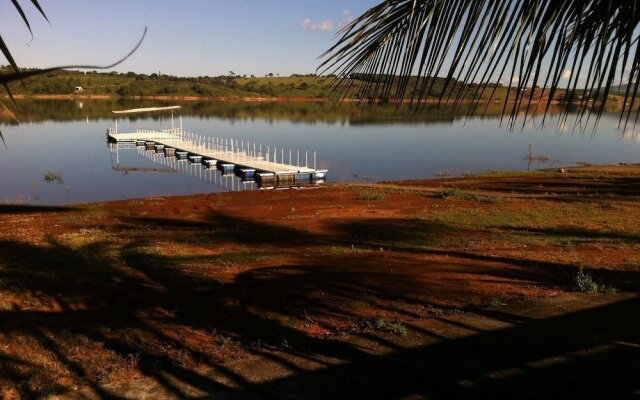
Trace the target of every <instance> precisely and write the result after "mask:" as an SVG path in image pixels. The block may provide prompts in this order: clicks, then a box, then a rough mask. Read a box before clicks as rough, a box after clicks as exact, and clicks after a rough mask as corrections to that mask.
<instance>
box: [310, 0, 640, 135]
mask: <svg viewBox="0 0 640 400" xmlns="http://www.w3.org/2000/svg"><path fill="white" fill-rule="evenodd" d="M639 23H640V4H639V3H638V1H637V0H563V1H553V0H512V1H493V0H386V1H383V2H382V3H380V4H379V5H377V6H375V7H373V8H371V9H370V10H368V11H366V12H365V13H364V14H362V15H361V16H360V17H358V18H356V19H355V20H354V21H352V22H351V23H350V24H349V25H347V26H346V27H345V28H343V29H342V30H341V31H340V32H339V34H338V38H337V41H336V43H335V44H334V45H333V46H332V47H331V48H329V49H328V50H327V51H326V52H325V53H324V54H323V55H322V56H321V57H322V58H323V62H322V64H321V65H320V67H319V70H320V72H321V73H324V74H326V73H331V74H332V76H333V75H335V77H334V78H333V80H331V81H330V83H331V84H332V86H333V90H334V92H335V93H336V94H337V95H338V97H339V98H344V97H346V96H347V95H348V94H349V93H351V94H353V93H354V92H355V93H356V95H357V96H359V97H367V98H382V97H389V96H391V100H393V101H396V102H402V101H405V102H409V103H411V104H412V105H414V106H418V107H421V106H422V105H424V104H425V100H426V99H427V98H428V97H429V96H433V95H432V90H433V89H434V85H435V84H436V79H434V77H442V79H441V80H440V81H442V82H443V86H444V87H443V90H442V91H441V92H440V93H439V94H438V95H437V96H436V97H437V98H438V99H439V101H440V102H446V103H448V104H449V106H450V107H451V108H453V109H454V110H455V109H458V108H460V106H461V104H463V103H465V102H467V103H468V102H471V104H472V107H471V108H470V109H471V110H475V109H476V108H477V107H479V106H481V104H482V103H483V101H481V100H480V99H481V98H483V97H484V98H485V100H487V98H488V100H491V99H493V98H495V96H496V93H497V90H498V88H497V86H498V85H497V84H496V83H498V82H505V86H506V88H507V91H506V98H505V99H504V108H503V117H505V118H507V120H508V121H509V123H510V124H511V126H513V125H514V124H515V122H516V120H517V119H518V118H522V122H523V123H525V122H526V121H527V117H528V115H529V112H530V110H531V109H532V108H533V107H543V109H544V113H545V114H546V112H547V111H548V110H549V107H550V106H551V104H552V103H553V102H554V98H555V97H557V95H558V94H559V93H560V91H564V92H565V98H568V99H578V100H579V101H578V102H577V108H578V113H577V118H576V121H575V122H576V124H579V123H585V122H588V121H589V120H590V119H591V118H593V119H594V122H596V123H597V121H598V120H599V118H600V116H601V115H602V113H603V111H604V109H605V105H606V101H603V100H602V99H605V100H606V99H607V96H608V95H609V93H610V92H611V90H612V88H613V87H614V85H615V83H616V82H618V83H619V84H622V83H627V89H626V92H625V93H624V102H623V105H622V112H621V116H620V123H621V124H624V125H625V126H626V124H627V123H628V122H629V119H630V116H631V115H632V114H633V113H634V112H635V114H636V118H635V121H637V119H638V114H639V113H638V107H637V106H636V105H635V104H636V102H637V100H636V96H637V94H638V81H639V79H638V78H639V76H638V75H639V73H640V52H639V51H638V42H639V41H640V30H639V29H638V25H639ZM472 84H473V85H472ZM537 86H539V87H540V89H538V90H532V88H535V87H537ZM591 99H596V101H594V102H592V101H591ZM567 110H568V108H567V109H565V111H564V115H563V118H565V119H566V115H567V113H568V111H567ZM521 115H523V116H522V117H521ZM561 120H562V119H561ZM634 123H635V122H634Z"/></svg>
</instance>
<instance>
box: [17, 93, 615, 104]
mask: <svg viewBox="0 0 640 400" xmlns="http://www.w3.org/2000/svg"><path fill="white" fill-rule="evenodd" d="M13 97H14V98H15V99H35V100H115V99H128V100H161V101H227V102H309V103H325V102H331V101H336V102H344V103H357V102H364V103H376V104H380V103H385V102H383V101H382V100H361V99H357V98H348V99H339V100H338V99H333V98H329V97H244V96H169V95H154V96H117V95H109V94H14V95H13ZM5 98H9V97H8V96H6V95H5ZM535 102H537V100H536V101H534V102H533V103H535ZM387 103H390V104H397V103H398V101H394V100H390V101H388V102H387ZM454 103H457V104H473V103H476V100H471V99H465V100H461V101H457V102H456V101H455V100H440V99H437V98H429V99H425V100H423V101H422V102H421V104H454ZM479 103H480V104H502V103H504V102H503V100H499V99H493V100H481V101H480V102H479ZM561 103H562V102H560V101H558V100H553V101H551V104H552V105H558V104H561ZM590 103H593V101H590ZM402 104H411V101H410V100H403V101H402ZM508 104H513V100H509V101H508ZM543 104H544V105H546V99H544V98H543V99H542V100H541V102H540V105H543ZM571 104H575V105H578V104H580V102H573V103H571ZM608 104H610V105H614V104H620V105H621V103H620V102H619V101H609V102H608Z"/></svg>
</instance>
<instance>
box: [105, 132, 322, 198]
mask: <svg viewBox="0 0 640 400" xmlns="http://www.w3.org/2000/svg"><path fill="white" fill-rule="evenodd" d="M108 137H109V140H111V141H114V142H136V143H140V145H143V143H142V142H144V144H146V145H147V146H158V147H156V149H157V148H162V149H163V151H164V154H165V155H167V156H173V155H175V156H177V157H180V156H188V157H189V159H190V160H192V161H194V160H198V161H200V160H201V161H202V163H204V164H205V165H208V166H218V167H222V168H233V169H234V170H236V171H237V172H240V173H241V174H248V175H250V176H255V177H256V178H257V179H258V180H261V181H263V182H264V183H270V181H273V183H274V184H276V185H278V184H282V183H286V182H291V183H296V182H303V181H306V182H309V181H314V180H318V179H324V177H325V174H326V172H327V171H326V170H317V169H315V153H313V160H312V163H313V165H314V168H311V167H309V166H308V164H309V160H308V153H306V152H305V153H304V154H303V156H304V159H303V160H301V159H300V155H301V153H300V152H299V151H296V152H295V153H293V150H287V151H286V152H285V150H284V149H277V148H273V149H271V148H270V147H268V146H264V148H263V146H262V145H256V144H255V143H253V144H251V143H249V142H244V141H238V140H234V139H229V138H215V137H207V136H200V135H195V134H193V133H189V132H183V131H182V129H181V128H172V129H167V130H162V131H158V130H148V129H138V130H137V131H136V132H127V133H116V132H115V131H114V130H111V129H110V130H109V132H108ZM287 156H288V162H285V160H286V159H287ZM294 160H296V161H295V162H294ZM301 161H302V162H304V165H301V164H302V162H301Z"/></svg>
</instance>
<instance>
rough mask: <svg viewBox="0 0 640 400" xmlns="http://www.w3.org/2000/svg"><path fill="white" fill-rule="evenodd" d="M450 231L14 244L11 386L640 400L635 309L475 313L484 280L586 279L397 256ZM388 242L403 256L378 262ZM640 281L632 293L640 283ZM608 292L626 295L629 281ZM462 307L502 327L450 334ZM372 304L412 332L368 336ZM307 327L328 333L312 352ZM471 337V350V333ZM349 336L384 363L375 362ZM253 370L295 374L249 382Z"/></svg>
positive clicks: (5, 274) (176, 229) (351, 228)
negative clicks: (265, 366)
mask: <svg viewBox="0 0 640 400" xmlns="http://www.w3.org/2000/svg"><path fill="white" fill-rule="evenodd" d="M140 229H145V230H147V234H141V233H140V231H139V230H140ZM443 229H447V228H446V227H444V226H441V225H425V224H421V225H416V223H415V222H411V221H407V220H403V219H392V218H390V219H383V220H380V221H376V222H374V223H366V222H363V221H353V222H352V223H351V222H349V223H340V224H336V225H335V226H333V227H332V228H331V230H332V231H333V232H335V235H331V236H330V237H329V236H322V235H317V234H313V233H310V232H308V231H305V230H303V229H293V228H287V227H284V226H279V225H272V224H265V223H258V222H252V221H248V220H243V219H239V218H234V217H233V216H230V215H225V214H220V213H214V212H212V213H210V214H209V215H207V216H206V217H205V218H203V219H202V220H200V221H196V222H186V221H180V220H168V219H158V218H151V217H149V218H129V219H125V218H123V219H122V222H121V224H120V225H118V226H116V227H113V228H112V232H113V234H114V235H117V236H109V235H107V236H105V237H104V238H102V239H100V240H90V241H88V242H87V243H85V244H82V243H80V244H78V243H76V244H74V245H70V244H67V243H64V242H62V241H59V240H57V239H54V238H49V239H48V242H47V243H46V244H45V245H31V244H25V243H24V242H19V241H12V240H8V241H3V242H0V267H1V268H0V286H1V288H2V290H3V291H4V292H5V293H9V294H10V295H13V298H14V299H15V301H13V302H12V301H11V300H7V301H5V302H4V303H3V304H1V305H0V306H1V310H0V332H1V333H2V338H1V339H0V344H3V345H4V346H3V348H4V350H2V349H0V378H1V383H2V386H3V387H5V388H6V387H8V388H15V390H16V391H17V393H20V394H22V395H23V396H25V397H42V396H46V395H50V394H56V393H61V394H69V391H70V390H71V387H72V386H73V384H70V383H69V382H75V383H77V384H78V385H79V386H80V387H81V388H82V387H87V388H88V389H87V390H88V393H89V394H90V395H92V396H94V397H100V398H121V397H126V395H125V394H123V393H122V392H121V391H120V390H118V388H117V387H115V386H113V385H109V384H108V383H109V382H113V381H118V380H124V381H126V380H131V379H146V381H145V382H148V381H149V380H150V381H152V382H153V384H154V385H155V386H156V387H157V388H159V389H157V390H160V391H161V392H162V393H164V394H166V395H169V396H174V397H179V398H183V397H190V396H194V397H196V396H204V395H216V394H217V395H227V396H229V397H236V396H237V397H274V398H282V397H290V398H346V397H349V398H354V397H355V398H387V397H405V396H412V395H420V396H424V397H425V398H480V397H485V396H489V395H491V396H496V395H498V396H509V397H517V398H545V397H560V396H563V397H564V396H568V397H579V396H580V397H582V396H604V397H607V398H613V397H617V398H622V397H632V396H637V395H638V393H640V392H638V391H639V390H640V384H639V383H638V382H640V379H638V378H640V341H639V338H640V300H638V298H635V297H629V296H627V297H625V298H624V299H621V300H620V301H617V302H613V303H612V304H603V305H600V306H598V307H595V308H590V309H586V310H582V311H579V312H573V313H567V314H564V315H559V316H548V317H542V318H533V317H526V316H522V315H516V314H513V313H510V311H505V312H498V311H496V310H491V309H487V308H481V307H477V305H478V303H479V302H480V301H482V296H483V295H484V294H483V292H481V291H479V290H478V291H477V286H478V284H479V282H485V283H487V284H490V285H494V286H495V287H496V288H497V289H496V290H504V287H506V286H507V285H512V284H513V282H520V283H522V284H527V285H535V286H536V287H541V288H551V289H553V288H557V287H562V286H563V285H567V284H568V282H567V276H566V273H561V272H560V270H562V269H564V270H566V269H571V268H574V269H575V266H571V265H557V264H553V263H547V264H545V263H538V262H533V261H531V260H526V259H517V258H508V257H498V256H495V257H494V256H483V255H477V254H473V253H471V252H463V251H458V252H444V251H435V250H428V249H424V248H422V249H421V248H418V247H408V248H407V247H402V246H397V248H394V247H393V243H395V242H398V243H400V242H404V241H406V236H405V235H407V230H409V231H410V232H413V233H414V234H415V235H418V236H419V237H420V240H422V241H423V242H427V243H428V242H429V241H436V242H437V240H439V239H438V233H439V232H442V230H443ZM148 232H153V233H154V236H153V237H154V239H153V240H151V239H148V237H149V234H148ZM380 232H384V233H382V234H381V233H380ZM557 234H563V232H557ZM571 234H575V232H571ZM381 235H382V236H381ZM123 238H124V240H123ZM380 240H384V241H385V242H387V243H391V246H390V248H389V249H388V250H386V251H383V252H380V251H377V247H376V246H377V244H378V243H379V241H380ZM156 242H157V243H160V242H161V243H162V245H163V246H167V245H170V244H172V243H173V244H176V245H177V244H184V243H195V244H197V245H202V246H212V245H216V246H221V245H223V244H224V245H226V246H246V245H250V244H251V245H257V246H258V249H265V248H266V247H265V246H266V245H270V246H273V247H275V248H279V249H281V248H288V249H289V253H287V257H284V258H275V259H270V258H268V257H267V258H264V259H263V258H260V252H259V251H257V253H256V254H257V255H255V254H254V255H252V256H251V257H254V256H255V258H251V257H250V256H247V255H246V254H244V253H243V254H242V255H236V254H235V253H234V251H235V250H233V249H234V247H230V250H228V251H227V252H226V253H224V252H223V253H222V254H220V253H216V254H213V255H207V254H198V255H194V254H188V253H179V252H176V253H175V254H170V255H167V254H164V253H163V254H161V253H159V252H154V251H153V246H154V245H156V244H157V243H156ZM346 243H356V244H357V247H356V248H353V250H352V251H350V250H349V248H348V247H346V248H347V250H346V251H342V250H341V251H340V252H336V253H335V254H328V255H326V256H324V257H322V258H321V259H318V258H317V257H308V256H306V255H305V254H306V253H313V251H315V250H316V249H317V248H320V247H323V248H324V247H327V246H329V247H331V246H336V247H338V248H339V249H343V248H344V246H345V245H346ZM340 246H342V247H340ZM260 251H263V250H260ZM264 251H266V250H264ZM444 254H446V255H447V257H448V259H446V260H444V259H443V257H441V256H442V255H444ZM234 257H236V258H235V259H234ZM242 257H245V258H242ZM246 257H248V258H246ZM429 257H432V258H429ZM225 260H226V261H225ZM229 260H231V261H229ZM233 260H243V262H239V263H234V262H233ZM247 264H248V265H249V267H246V268H245V266H246V265H247ZM229 268H238V269H237V270H236V271H235V272H234V274H233V279H227V278H225V277H229V276H230V274H229V273H227V270H228V269H229ZM243 268H244V269H243ZM639 275H640V274H639V273H633V272H626V273H625V274H624V276H622V277H620V278H619V279H621V280H622V279H623V280H625V281H629V280H630V279H631V280H633V281H635V282H639V280H638V279H639V278H640V276H639ZM609 278H610V279H611V280H612V281H615V280H616V279H618V277H617V276H616V275H615V272H611V273H610V276H609ZM636 289H637V287H633V288H629V290H630V291H635V290H636ZM476 291H477V292H476ZM457 296H461V297H464V296H468V297H467V298H466V300H465V301H468V303H469V304H472V306H471V307H469V308H468V309H467V311H468V312H469V313H472V314H473V315H475V316H477V317H478V318H480V317H482V318H485V319H488V320H492V321H496V323H497V324H498V325H496V328H495V329H488V328H487V329H485V328H477V329H476V328H472V327H471V325H469V326H466V327H465V326H464V323H463V322H460V318H458V319H455V318H454V319H450V318H449V317H448V316H447V315H448V314H447V311H450V310H454V309H455V308H456V307H455V305H452V303H451V302H447V301H446V299H447V298H456V297H457ZM10 298H11V297H10ZM443 299H444V300H443ZM362 302H364V303H366V308H367V309H368V310H372V312H373V313H374V314H372V316H379V315H384V316H389V315H395V316H398V315H399V317H398V318H400V317H402V318H405V319H404V320H405V321H408V322H406V325H407V328H408V332H409V334H408V336H407V338H394V337H393V336H390V335H389V334H384V333H380V332H372V331H371V330H369V329H367V328H366V326H365V325H362V322H363V318H366V317H363V315H362V314H361V313H358V312H357V310H356V308H355V307H353V305H354V304H356V303H357V304H361V303H362ZM394 304H401V305H403V306H402V307H396V306H394ZM473 304H476V305H475V306H473ZM405 305H406V306H407V307H404V306H405ZM413 305H416V306H418V305H419V306H421V307H423V308H428V307H432V308H433V307H437V309H438V310H440V311H439V313H438V314H435V315H434V320H436V321H438V322H439V323H440V324H441V325H439V326H440V328H436V327H435V326H431V325H429V324H415V325H414V324H413V323H412V321H414V320H416V318H417V317H419V315H416V314H415V313H414V312H413V311H412V310H414V308H411V307H409V306H413ZM440 313H441V314H440ZM453 315H455V314H453ZM443 325H444V326H449V325H450V326H451V329H453V330H451V331H449V330H447V328H445V329H443V328H442V326H443ZM301 326H303V327H305V328H309V329H311V328H313V329H320V330H323V331H326V332H331V334H330V335H324V336H322V335H315V336H314V335H312V334H309V333H308V329H307V330H305V329H301V328H300V327H301ZM463 328H464V330H465V332H467V333H466V334H460V333H459V332H458V330H459V329H463ZM468 331H472V333H471V334H469V333H468ZM452 332H458V333H452ZM343 334H349V337H352V338H361V339H363V340H364V339H366V340H368V341H370V342H372V343H374V344H375V346H379V347H380V348H381V349H386V350H384V351H378V352H372V351H370V349H367V348H365V347H362V346H361V345H359V344H358V343H357V340H356V341H353V340H345V339H344V337H343V336H342V335H343ZM420 338H428V340H427V339H424V340H423V339H420ZM396 339H397V340H396ZM10 349H12V350H10ZM16 349H18V350H16ZM252 354H253V355H257V356H258V357H261V358H263V359H268V360H270V362H271V363H272V364H277V365H279V367H280V368H282V370H283V371H286V373H283V374H280V375H279V376H267V375H268V374H266V375H264V371H258V372H256V371H252V370H251V369H250V368H249V367H246V368H245V367H243V368H239V367H238V365H239V364H238V363H241V362H242V361H243V359H244V360H246V359H247V358H246V357H253V356H252ZM236 359H240V361H237V362H233V360H236ZM249 359H250V358H249ZM296 360H297V361H296ZM300 360H304V361H300ZM243 365H247V364H243ZM267 372H268V371H267ZM261 374H262V375H261Z"/></svg>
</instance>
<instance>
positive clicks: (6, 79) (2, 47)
mask: <svg viewBox="0 0 640 400" xmlns="http://www.w3.org/2000/svg"><path fill="white" fill-rule="evenodd" d="M11 2H12V3H13V5H14V7H15V8H16V10H17V11H18V13H19V14H20V17H21V18H22V20H23V21H24V23H25V25H26V26H27V28H28V29H29V32H32V31H31V25H30V24H29V19H28V18H27V16H26V14H25V12H24V10H23V9H22V6H21V5H20V3H19V2H18V0H11ZM31 4H33V6H34V7H35V8H36V9H37V10H38V12H40V14H41V15H42V17H43V18H44V19H45V20H46V21H47V22H49V19H48V18H47V16H46V14H45V13H44V11H43V9H42V7H41V6H40V3H39V2H38V0H31ZM146 35H147V27H146V26H145V28H144V31H143V32H142V36H141V37H140V40H138V43H137V44H136V45H135V46H134V47H133V49H132V50H131V51H130V52H129V53H127V55H125V56H124V57H122V58H121V59H119V60H118V61H116V62H114V63H111V64H109V65H102V66H101V65H62V66H57V67H50V68H45V69H38V70H29V71H21V70H20V69H19V68H18V64H17V63H16V61H15V60H14V59H13V56H12V55H11V52H10V51H9V48H8V47H7V45H6V43H5V42H4V40H3V39H2V36H0V51H1V52H2V55H3V56H4V57H5V58H6V60H7V61H8V62H9V64H10V65H11V67H12V68H13V70H14V72H12V73H5V74H0V85H2V86H3V87H4V90H5V92H6V93H7V95H8V96H9V98H10V99H11V101H12V102H13V104H14V106H15V105H16V102H15V99H14V97H13V93H11V89H10V88H9V83H10V82H13V81H18V80H23V79H26V78H29V77H31V76H35V75H42V74H46V73H49V72H53V71H58V70H61V69H68V68H82V69H109V68H113V67H115V66H117V65H118V64H120V63H122V62H124V61H125V60H126V59H127V58H129V57H130V56H131V55H132V54H133V53H135V52H136V50H138V48H139V47H140V45H141V44H142V42H143V41H144V38H145V36H146ZM0 105H2V107H3V108H4V109H5V110H6V111H8V112H9V115H11V116H12V117H14V118H16V117H15V114H14V113H12V112H11V111H10V110H9V109H8V108H7V107H6V106H5V105H4V104H3V103H2V102H0ZM0 140H1V141H2V143H3V144H4V145H5V148H6V143H5V141H4V137H3V136H2V132H0Z"/></svg>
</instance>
